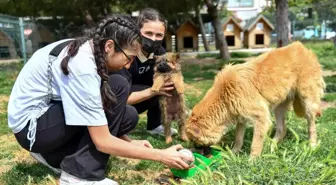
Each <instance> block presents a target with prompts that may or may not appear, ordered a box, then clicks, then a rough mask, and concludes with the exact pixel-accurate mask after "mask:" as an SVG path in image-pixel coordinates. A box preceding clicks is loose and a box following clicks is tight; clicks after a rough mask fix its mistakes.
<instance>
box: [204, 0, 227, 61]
mask: <svg viewBox="0 0 336 185" xmlns="http://www.w3.org/2000/svg"><path fill="white" fill-rule="evenodd" d="M204 3H205V4H206V6H207V7H208V14H209V16H210V18H211V24H212V26H213V28H214V30H215V37H216V44H217V45H218V47H219V53H220V57H221V58H222V59H225V60H226V61H228V60H230V53H229V49H228V46H227V43H226V39H225V36H224V32H223V31H222V29H221V28H222V27H221V22H220V18H219V11H218V9H217V8H218V5H219V2H217V1H216V0H204Z"/></svg>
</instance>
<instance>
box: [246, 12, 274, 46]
mask: <svg viewBox="0 0 336 185" xmlns="http://www.w3.org/2000/svg"><path fill="white" fill-rule="evenodd" d="M273 30H274V26H273V25H272V24H271V23H270V22H269V21H268V20H267V18H266V17H264V16H263V15H259V16H257V17H254V18H252V19H250V20H248V22H247V23H246V25H245V26H244V46H245V47H247V48H267V47H270V44H271V33H272V31H273Z"/></svg>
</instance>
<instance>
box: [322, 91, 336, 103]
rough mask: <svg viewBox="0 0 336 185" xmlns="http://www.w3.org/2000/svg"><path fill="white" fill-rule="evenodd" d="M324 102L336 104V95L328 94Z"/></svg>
mask: <svg viewBox="0 0 336 185" xmlns="http://www.w3.org/2000/svg"><path fill="white" fill-rule="evenodd" d="M323 100H324V101H327V102H336V93H328V94H326V95H325V96H324V97H323Z"/></svg>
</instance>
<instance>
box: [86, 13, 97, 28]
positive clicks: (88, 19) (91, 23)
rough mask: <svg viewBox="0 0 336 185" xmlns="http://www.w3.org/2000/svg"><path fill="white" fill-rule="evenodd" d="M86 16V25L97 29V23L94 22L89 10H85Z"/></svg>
mask: <svg viewBox="0 0 336 185" xmlns="http://www.w3.org/2000/svg"><path fill="white" fill-rule="evenodd" d="M84 16H85V21H86V24H87V25H88V26H89V27H90V28H92V27H95V26H96V23H95V21H94V20H93V18H92V16H91V14H90V12H89V10H85V11H84Z"/></svg>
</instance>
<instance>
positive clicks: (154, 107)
mask: <svg viewBox="0 0 336 185" xmlns="http://www.w3.org/2000/svg"><path fill="white" fill-rule="evenodd" d="M147 88H150V86H146V85H132V86H131V92H136V91H142V90H145V89H147ZM133 106H134V107H135V108H136V110H137V112H138V113H139V114H141V113H143V112H145V111H146V110H147V130H153V129H155V128H156V127H158V126H160V125H161V111H160V104H159V99H158V96H155V97H153V98H151V99H148V100H146V101H143V102H141V103H138V104H134V105H133Z"/></svg>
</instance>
